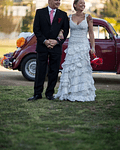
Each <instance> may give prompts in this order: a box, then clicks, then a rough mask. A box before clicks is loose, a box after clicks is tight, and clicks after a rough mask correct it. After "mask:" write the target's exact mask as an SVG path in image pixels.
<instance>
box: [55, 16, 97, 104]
mask: <svg viewBox="0 0 120 150" xmlns="http://www.w3.org/2000/svg"><path fill="white" fill-rule="evenodd" d="M87 16H88V15H87V14H85V19H84V20H83V21H82V22H81V23H80V24H78V25H77V24H75V23H74V22H73V21H72V15H70V16H69V18H70V21H69V23H70V38H69V43H68V48H67V49H66V50H65V52H66V58H65V62H64V63H63V64H62V67H63V70H62V74H61V77H60V85H59V88H58V92H57V94H55V98H59V99H60V100H69V101H82V102H84V101H94V100H95V96H96V95H95V90H96V89H95V86H94V80H93V77H92V67H91V64H90V56H89V50H90V45H89V41H88V39H87V32H88V24H87Z"/></svg>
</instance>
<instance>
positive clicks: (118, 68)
mask: <svg viewBox="0 0 120 150" xmlns="http://www.w3.org/2000/svg"><path fill="white" fill-rule="evenodd" d="M117 74H120V62H119V64H118V66H117Z"/></svg>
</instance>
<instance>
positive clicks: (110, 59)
mask: <svg viewBox="0 0 120 150" xmlns="http://www.w3.org/2000/svg"><path fill="white" fill-rule="evenodd" d="M93 30H94V36H95V49H96V55H97V56H98V57H100V58H102V59H103V64H102V65H100V66H97V67H93V71H109V72H113V71H114V72H116V73H117V74H119V73H120V37H119V36H118V34H117V33H116V31H115V30H114V28H113V27H112V25H111V24H110V23H108V22H107V21H105V20H103V19H99V18H93ZM88 38H89V37H88ZM68 40H69V38H68V39H66V41H65V42H64V44H63V46H62V58H61V64H62V63H63V62H64V58H65V52H64V50H65V49H66V48H67V46H68ZM36 42H37V41H36V37H35V35H34V34H32V35H31V36H29V37H27V38H26V40H25V43H24V45H23V46H21V47H20V49H18V50H16V51H15V52H14V53H9V54H5V55H4V56H6V57H7V59H5V60H4V61H3V62H2V64H3V66H4V67H6V68H11V69H13V70H15V69H18V70H19V71H21V72H22V74H23V76H24V77H25V78H26V79H28V80H34V78H35V68H36V51H35V49H36ZM61 64H60V70H62V66H61Z"/></svg>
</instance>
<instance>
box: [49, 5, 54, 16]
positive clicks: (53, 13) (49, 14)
mask: <svg viewBox="0 0 120 150" xmlns="http://www.w3.org/2000/svg"><path fill="white" fill-rule="evenodd" d="M51 10H52V8H50V7H49V6H48V11H49V15H50V12H51ZM53 10H54V12H53V17H54V16H55V13H56V9H53Z"/></svg>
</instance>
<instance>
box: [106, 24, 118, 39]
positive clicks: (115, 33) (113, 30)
mask: <svg viewBox="0 0 120 150" xmlns="http://www.w3.org/2000/svg"><path fill="white" fill-rule="evenodd" d="M108 25H109V27H110V29H111V30H112V32H113V34H114V35H115V36H116V37H117V36H118V34H117V32H116V31H115V29H114V28H113V26H112V25H111V24H110V23H109V22H108Z"/></svg>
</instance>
